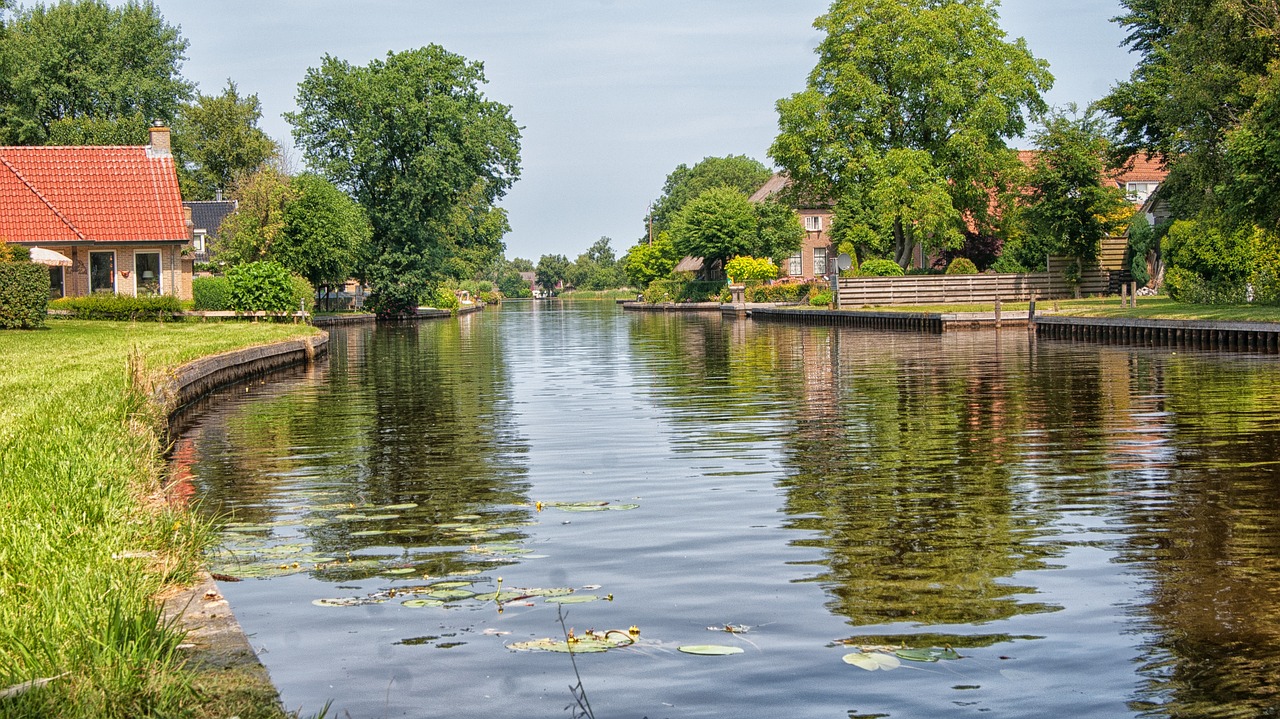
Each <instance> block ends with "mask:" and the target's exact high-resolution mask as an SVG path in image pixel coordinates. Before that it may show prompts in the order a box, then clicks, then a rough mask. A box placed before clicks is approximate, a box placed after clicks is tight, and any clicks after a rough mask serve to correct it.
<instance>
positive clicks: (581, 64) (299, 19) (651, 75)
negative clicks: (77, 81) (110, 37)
mask: <svg viewBox="0 0 1280 719" xmlns="http://www.w3.org/2000/svg"><path fill="white" fill-rule="evenodd" d="M156 3H157V5H158V7H159V8H160V11H161V12H162V13H163V14H164V16H165V19H166V20H167V21H168V22H169V23H170V24H173V25H176V26H178V27H180V29H181V31H182V34H183V36H184V37H185V38H186V39H187V40H188V42H189V43H190V47H189V48H188V50H187V60H186V62H185V64H184V66H183V74H184V75H185V76H186V77H187V78H188V79H190V80H193V81H195V82H196V83H197V84H198V87H199V89H200V91H201V92H204V93H206V94H217V93H218V92H219V91H220V90H221V89H222V88H224V87H225V86H226V82H227V80H228V79H231V80H234V81H235V82H236V84H237V86H238V88H239V90H240V92H241V93H242V94H246V93H254V94H257V96H258V99H259V100H260V101H261V103H262V108H263V118H262V121H261V123H260V124H261V127H262V128H263V130H265V131H266V132H267V133H268V134H269V135H271V136H272V137H273V138H275V139H276V140H277V141H280V142H282V143H284V144H286V145H289V146H291V145H292V139H291V137H290V126H289V124H288V123H287V122H285V120H284V119H283V118H282V117H281V114H282V113H284V112H288V111H290V110H293V109H295V102H294V96H295V94H296V92H297V85H298V83H299V82H300V81H301V80H302V78H303V76H304V74H305V73H306V71H307V69H308V68H311V67H316V66H318V65H319V63H320V60H321V58H322V57H323V56H324V55H326V54H328V55H332V56H334V57H336V58H340V59H342V60H346V61H348V62H350V63H351V64H353V65H366V64H368V63H369V62H370V61H371V60H373V59H375V58H380V57H384V56H385V55H386V53H387V52H388V51H401V50H407V49H411V48H416V47H421V46H424V45H428V44H432V43H434V44H437V45H441V46H443V47H444V48H445V49H447V50H449V51H451V52H454V53H458V54H460V55H463V56H465V57H466V58H468V59H470V60H473V61H480V62H482V63H484V67H485V74H486V76H487V78H488V81H489V83H488V85H487V86H486V87H485V94H486V95H487V97H488V98H489V99H491V100H495V101H498V102H501V103H503V104H506V105H509V106H511V108H512V115H513V117H514V118H515V120H516V122H517V123H518V124H519V125H520V126H521V127H522V140H521V148H522V151H521V165H522V168H523V170H522V173H521V179H520V180H519V181H518V182H517V183H516V184H515V186H514V187H513V188H512V189H511V190H510V192H509V193H508V195H507V197H506V198H504V199H503V201H502V206H503V207H504V208H506V210H507V212H508V215H509V218H510V221H511V227H512V231H511V233H510V234H508V235H507V237H506V239H505V241H506V245H507V250H506V255H507V257H508V258H514V257H525V258H528V259H531V260H533V261H534V262H537V260H538V258H539V257H540V256H542V255H544V254H553V253H554V254H563V255H566V256H567V257H568V258H569V259H570V260H572V259H574V258H575V257H577V255H578V254H580V253H582V252H584V251H585V250H586V249H587V247H589V246H590V245H591V244H592V243H593V242H595V241H596V240H597V239H599V238H600V237H609V238H611V239H612V246H613V248H614V251H615V252H616V253H617V254H618V255H619V256H621V255H622V254H623V253H624V252H625V251H626V249H627V248H628V247H630V246H631V245H632V244H634V243H635V242H636V241H638V240H639V239H640V238H641V237H642V236H643V235H644V231H645V230H644V218H645V216H646V214H647V212H648V207H649V204H650V203H651V202H652V201H653V200H655V199H657V197H658V196H659V195H660V194H661V191H662V184H663V182H664V180H665V179H666V176H667V175H668V174H669V173H670V172H671V171H672V170H674V169H675V168H676V166H678V165H680V164H681V163H684V164H688V165H693V164H695V163H697V162H698V161H699V160H701V159H702V158H704V157H708V156H723V155H729V154H735V155H748V156H750V157H754V158H756V159H758V160H760V161H761V162H763V163H765V164H766V165H771V164H772V163H771V161H770V160H769V158H768V155H767V151H768V148H769V145H770V144H771V143H772V141H773V138H774V136H775V135H776V134H777V114H776V111H775V109H774V105H775V103H776V102H777V101H778V100H779V99H780V98H783V97H786V96H789V95H791V94H792V93H795V92H798V91H800V90H802V89H803V88H804V83H805V80H806V78H807V76H808V73H809V71H810V70H812V69H813V66H814V64H815V62H816V60H817V56H816V55H815V54H814V52H813V51H814V48H815V47H816V46H817V44H818V41H819V40H820V34H819V33H818V32H817V31H816V30H814V29H813V20H814V19H815V18H816V17H818V16H819V15H821V14H823V13H824V12H825V11H826V9H827V7H828V5H829V0H782V1H779V0H648V2H644V3H638V2H624V1H623V0H567V1H565V0H556V1H555V2H550V1H548V0H356V1H354V2H353V1H352V0H255V1H250V0H220V1H219V2H209V0H156ZM1120 11H1121V8H1120V6H1119V2H1118V0H1074V1H1073V2H1049V1H1048V0H1005V1H1004V2H1003V4H1002V6H1001V8H1000V15H1001V26H1002V27H1003V28H1004V29H1005V31H1006V33H1007V34H1008V35H1009V36H1010V37H1022V38H1025V39H1026V41H1027V44H1028V46H1029V47H1030V49H1031V52H1032V54H1034V55H1035V56H1036V57H1039V58H1042V59H1045V60H1048V61H1049V63H1050V70H1051V72H1052V73H1053V75H1054V76H1055V78H1056V82H1055V85H1054V88H1053V90H1052V91H1051V92H1050V93H1049V94H1048V95H1047V98H1046V99H1047V100H1048V102H1049V103H1050V104H1052V105H1059V106H1062V105H1065V104H1067V103H1076V104H1077V105H1079V106H1081V107H1083V106H1085V105H1087V104H1089V103H1090V102H1092V101H1094V100H1096V99H1098V98H1099V97H1101V96H1102V95H1104V94H1106V92H1107V91H1108V90H1109V89H1110V88H1111V87H1112V86H1113V85H1114V84H1115V83H1116V82H1117V81H1119V80H1122V79H1124V78H1127V77H1128V75H1129V72H1130V71H1131V70H1132V68H1133V65H1134V61H1135V57H1134V56H1133V55H1131V54H1129V53H1128V52H1127V50H1126V49H1124V48H1122V47H1120V43H1121V41H1122V40H1123V37H1124V34H1123V31H1122V28H1120V27H1119V26H1117V25H1116V24H1115V23H1112V22H1110V20H1111V18H1112V17H1114V16H1116V15H1118V14H1120ZM1015 144H1018V145H1019V146H1027V145H1028V143H1027V142H1025V141H1024V142H1021V143H1015ZM295 157H296V153H295ZM298 161H299V162H300V160H298Z"/></svg>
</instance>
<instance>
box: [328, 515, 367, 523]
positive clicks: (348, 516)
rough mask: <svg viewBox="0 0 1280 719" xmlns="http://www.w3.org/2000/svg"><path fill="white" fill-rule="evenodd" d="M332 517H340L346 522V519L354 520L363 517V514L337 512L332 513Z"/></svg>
mask: <svg viewBox="0 0 1280 719" xmlns="http://www.w3.org/2000/svg"><path fill="white" fill-rule="evenodd" d="M333 518H334V519H340V520H342V521H344V522H347V521H354V520H357V519H364V515H363V514H337V515H334V517H333Z"/></svg>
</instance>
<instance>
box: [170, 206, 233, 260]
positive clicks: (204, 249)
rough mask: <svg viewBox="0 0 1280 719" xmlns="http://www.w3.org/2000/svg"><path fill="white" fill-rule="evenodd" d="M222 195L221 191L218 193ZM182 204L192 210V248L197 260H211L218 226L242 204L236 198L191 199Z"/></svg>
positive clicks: (194, 257)
mask: <svg viewBox="0 0 1280 719" xmlns="http://www.w3.org/2000/svg"><path fill="white" fill-rule="evenodd" d="M218 194H219V196H221V194H222V193H221V192H219V193H218ZM182 206H183V207H185V208H187V209H188V210H191V249H192V250H193V251H194V253H195V254H194V255H193V256H192V257H193V259H194V260H195V261H196V262H209V261H210V260H211V259H212V255H211V245H212V244H213V241H214V240H217V239H218V228H220V227H222V221H223V220H225V219H227V216H228V215H230V214H231V213H233V212H235V211H236V209H237V208H238V207H239V206H240V203H239V202H236V201H235V200H223V199H221V197H219V199H217V200H191V201H187V202H183V203H182Z"/></svg>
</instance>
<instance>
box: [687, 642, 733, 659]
mask: <svg viewBox="0 0 1280 719" xmlns="http://www.w3.org/2000/svg"><path fill="white" fill-rule="evenodd" d="M676 648H677V649H679V650H680V651H682V652H684V653H685V654H697V655H698V656H703V657H723V656H728V655H730V654H741V653H742V647H726V646H724V645H722V644H686V645H684V646H681V647H676Z"/></svg>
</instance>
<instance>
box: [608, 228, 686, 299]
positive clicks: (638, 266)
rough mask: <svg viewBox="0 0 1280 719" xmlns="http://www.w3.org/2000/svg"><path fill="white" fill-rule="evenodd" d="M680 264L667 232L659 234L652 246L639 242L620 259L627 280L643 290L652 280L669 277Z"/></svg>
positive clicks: (678, 255)
mask: <svg viewBox="0 0 1280 719" xmlns="http://www.w3.org/2000/svg"><path fill="white" fill-rule="evenodd" d="M679 262H680V254H679V253H678V252H676V246H675V243H674V242H672V240H671V234H670V233H669V232H661V233H659V234H658V236H657V237H656V238H654V241H653V244H649V243H648V242H646V241H641V242H640V243H639V244H637V245H635V246H634V247H632V248H631V249H629V250H627V254H626V255H624V256H623V257H622V269H623V271H624V272H625V273H626V275H627V279H628V280H629V281H630V282H631V284H633V285H635V286H636V287H640V288H645V287H648V286H649V283H650V282H653V281H654V280H657V279H661V278H665V277H668V276H670V275H671V272H672V270H674V269H675V268H676V265H677V264H678V263H679Z"/></svg>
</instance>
